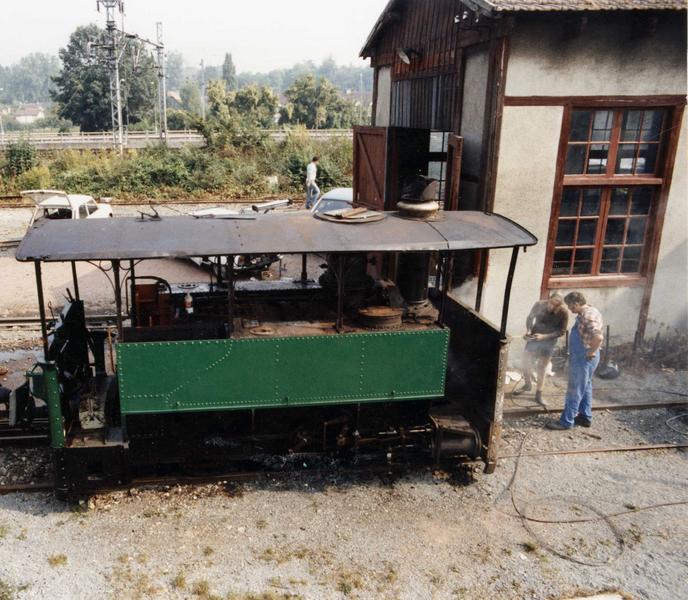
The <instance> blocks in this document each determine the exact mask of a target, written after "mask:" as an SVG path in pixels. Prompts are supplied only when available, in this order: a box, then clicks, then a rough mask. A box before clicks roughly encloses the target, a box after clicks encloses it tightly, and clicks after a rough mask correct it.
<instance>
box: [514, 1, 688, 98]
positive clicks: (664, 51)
mask: <svg viewBox="0 0 688 600" xmlns="http://www.w3.org/2000/svg"><path fill="white" fill-rule="evenodd" d="M558 16H559V15H555V17H558ZM555 17H552V16H551V15H541V16H519V19H518V21H517V24H516V28H515V30H514V33H513V36H512V39H511V48H510V52H509V65H508V69H507V82H506V95H507V96H597V95H600V96H602V95H609V96H622V95H633V96H640V95H649V94H685V93H686V23H685V16H681V15H679V14H678V13H670V14H668V15H661V16H660V17H659V21H658V25H657V31H656V33H655V34H654V35H652V36H649V37H638V36H635V37H633V36H632V35H631V31H632V16H629V17H628V18H625V19H619V18H618V13H613V12H612V13H609V14H608V15H597V16H594V15H590V16H588V25H587V28H586V30H585V31H584V32H583V33H582V34H581V35H579V36H576V37H574V38H572V39H568V40H567V39H564V37H563V29H562V25H561V19H558V20H554V19H555Z"/></svg>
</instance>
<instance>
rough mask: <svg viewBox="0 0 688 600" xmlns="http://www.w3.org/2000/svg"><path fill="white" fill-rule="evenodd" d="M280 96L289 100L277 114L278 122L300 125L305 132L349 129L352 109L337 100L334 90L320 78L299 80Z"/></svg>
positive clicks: (351, 106) (337, 94)
mask: <svg viewBox="0 0 688 600" xmlns="http://www.w3.org/2000/svg"><path fill="white" fill-rule="evenodd" d="M284 95H285V96H286V97H287V100H288V101H289V102H288V103H287V105H286V106H285V107H283V108H282V110H281V111H280V123H282V124H301V125H305V126H306V127H307V128H309V129H320V128H323V129H330V128H346V127H351V125H352V124H353V123H354V121H355V115H356V106H355V105H354V103H353V102H351V101H349V100H345V99H343V98H341V97H340V95H339V92H338V91H337V88H335V86H334V85H332V83H331V82H330V81H328V80H327V79H325V78H324V77H320V78H318V79H316V78H315V77H314V76H313V75H304V76H303V77H299V78H298V79H297V80H296V81H294V83H292V84H291V85H290V86H289V88H287V90H286V92H285V93H284Z"/></svg>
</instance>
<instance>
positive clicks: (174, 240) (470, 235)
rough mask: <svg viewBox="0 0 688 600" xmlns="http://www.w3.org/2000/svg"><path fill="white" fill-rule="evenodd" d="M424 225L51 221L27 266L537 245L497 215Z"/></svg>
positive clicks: (274, 217)
mask: <svg viewBox="0 0 688 600" xmlns="http://www.w3.org/2000/svg"><path fill="white" fill-rule="evenodd" d="M440 215H441V217H440V218H439V219H438V220H436V221H417V220H410V219H407V218H403V217H400V216H399V215H398V214H397V213H395V212H390V213H386V218H385V219H384V220H382V221H379V222H376V223H365V224H364V223H361V224H347V223H332V222H328V221H324V220H321V219H317V218H315V217H313V215H312V214H311V213H310V212H305V211H298V212H294V213H268V214H260V215H256V217H255V218H254V219H209V218H194V217H191V216H174V217H166V216H165V217H162V218H161V219H160V220H153V219H148V218H146V219H143V220H142V219H140V218H135V217H123V218H115V219H80V220H46V221H44V222H43V223H42V224H39V225H37V226H34V227H32V228H30V229H29V230H28V231H27V233H26V235H25V237H24V239H23V240H22V242H21V244H20V246H19V248H18V250H17V253H16V257H17V260H20V261H32V260H41V261H49V262H59V261H71V260H77V261H78V260H127V259H142V258H173V257H174V258H183V257H189V256H217V255H230V254H270V253H284V254H289V253H294V254H298V253H311V252H372V251H383V252H397V251H398V252H404V251H411V252H412V251H437V250H440V251H441V250H471V249H481V248H510V247H514V246H532V245H533V244H535V243H536V242H537V238H535V236H533V235H532V234H531V233H530V232H528V231H526V230H525V229H524V228H522V227H521V226H520V225H518V224H516V223H514V222H513V221H511V220H509V219H507V218H505V217H502V216H500V215H497V214H487V213H482V212H473V211H447V212H441V213H440Z"/></svg>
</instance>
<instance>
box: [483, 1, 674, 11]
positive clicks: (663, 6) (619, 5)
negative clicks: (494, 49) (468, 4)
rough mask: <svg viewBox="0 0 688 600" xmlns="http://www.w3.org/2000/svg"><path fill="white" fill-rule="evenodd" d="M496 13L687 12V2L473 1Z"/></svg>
mask: <svg viewBox="0 0 688 600" xmlns="http://www.w3.org/2000/svg"><path fill="white" fill-rule="evenodd" d="M473 1H474V2H475V3H476V4H478V5H481V6H485V7H486V8H491V9H492V10H494V11H495V12H516V11H518V12H520V11H579V10H595V11H602V10H685V9H686V0H473Z"/></svg>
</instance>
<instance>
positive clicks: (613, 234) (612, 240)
mask: <svg viewBox="0 0 688 600" xmlns="http://www.w3.org/2000/svg"><path fill="white" fill-rule="evenodd" d="M625 229H626V219H609V220H608V221H607V231H606V233H605V234H604V243H605V244H623V239H624V230H625Z"/></svg>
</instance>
